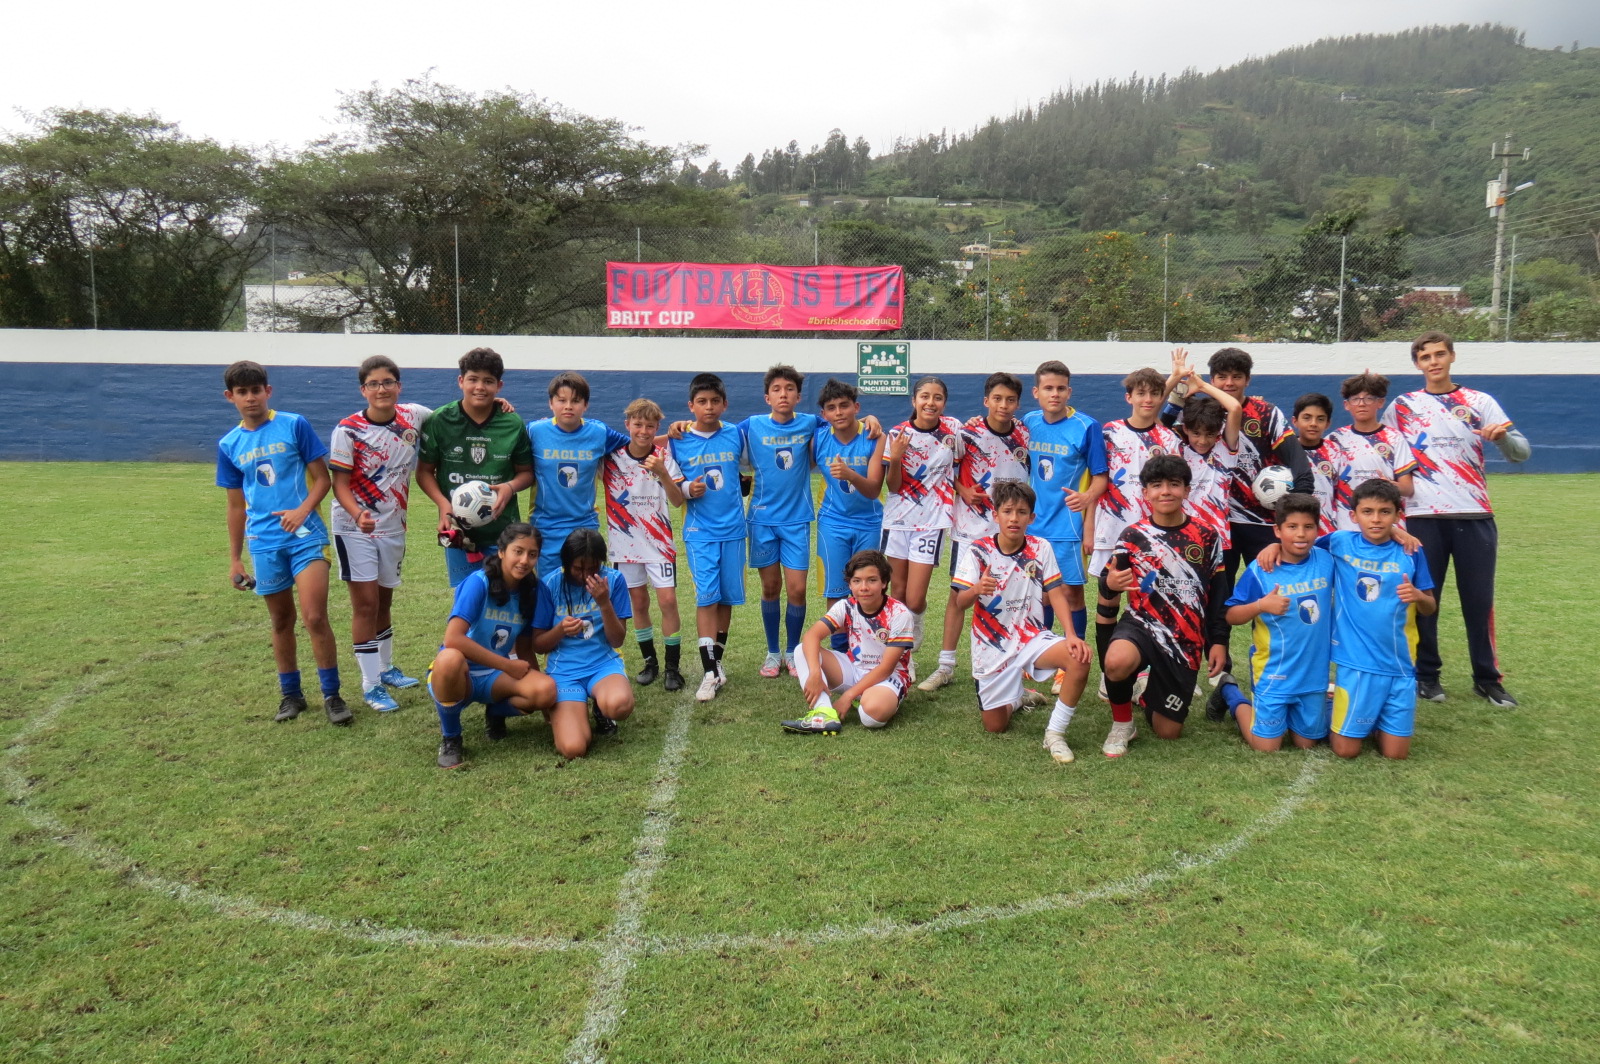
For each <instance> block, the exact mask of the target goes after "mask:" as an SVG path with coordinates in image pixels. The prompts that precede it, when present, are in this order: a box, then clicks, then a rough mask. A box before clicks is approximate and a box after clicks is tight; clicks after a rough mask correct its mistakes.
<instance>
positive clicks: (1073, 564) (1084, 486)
mask: <svg viewBox="0 0 1600 1064" xmlns="http://www.w3.org/2000/svg"><path fill="white" fill-rule="evenodd" d="M1033 397H1034V399H1036V400H1037V401H1038V403H1039V409H1038V410H1030V411H1028V412H1027V413H1026V414H1024V415H1022V424H1023V425H1024V426H1025V427H1026V428H1027V430H1028V451H1029V454H1030V457H1031V462H1030V465H1031V469H1030V470H1029V482H1030V484H1031V485H1032V487H1033V491H1034V494H1035V495H1036V496H1038V500H1039V502H1038V507H1037V513H1035V514H1034V518H1033V524H1032V526H1030V527H1029V529H1028V534H1029V535H1031V536H1037V537H1039V538H1040V539H1044V540H1048V541H1049V542H1050V549H1051V550H1053V551H1054V552H1055V556H1056V564H1057V565H1058V566H1060V567H1061V583H1062V585H1063V586H1064V587H1065V590H1066V594H1067V608H1068V609H1070V610H1071V611H1072V631H1073V633H1074V634H1076V635H1077V637H1078V638H1079V639H1082V638H1083V637H1084V634H1085V633H1086V632H1087V631H1088V628H1089V623H1088V621H1089V617H1088V611H1087V609H1086V608H1085V605H1084V597H1083V582H1084V569H1083V545H1084V544H1085V543H1092V542H1094V526H1093V521H1094V508H1095V500H1097V499H1098V498H1099V497H1100V493H1101V492H1103V491H1105V489H1106V484H1107V483H1108V482H1109V480H1108V477H1107V472H1108V467H1107V465H1106V441H1105V436H1104V434H1103V433H1102V432H1101V431H1100V423H1099V422H1098V421H1096V420H1095V419H1094V418H1092V417H1090V416H1089V415H1088V414H1084V413H1081V412H1080V411H1078V410H1076V409H1075V408H1073V407H1072V406H1070V405H1069V403H1070V401H1071V399H1072V371H1071V370H1069V369H1068V368H1067V367H1066V365H1065V364H1064V363H1062V362H1060V361H1057V360H1055V359H1051V360H1050V361H1048V362H1042V363H1040V364H1039V368H1038V369H1036V370H1034V371H1033ZM1053 620H1054V611H1052V610H1049V609H1047V610H1046V613H1045V624H1046V626H1047V627H1048V626H1049V625H1050V624H1051V623H1052V622H1053Z"/></svg>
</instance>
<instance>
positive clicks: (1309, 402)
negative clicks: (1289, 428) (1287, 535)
mask: <svg viewBox="0 0 1600 1064" xmlns="http://www.w3.org/2000/svg"><path fill="white" fill-rule="evenodd" d="M1332 423H1333V400H1332V399H1329V398H1328V397H1327V396H1326V395H1323V394H1322V393H1321V392H1307V393H1306V394H1304V395H1302V396H1301V397H1300V398H1298V399H1296V400H1295V401H1294V431H1295V438H1296V439H1297V440H1299V441H1300V449H1301V450H1303V451H1305V453H1306V462H1307V463H1308V464H1310V466H1311V494H1312V495H1313V496H1315V497H1316V500H1317V505H1318V507H1320V508H1321V513H1320V515H1319V516H1318V518H1317V534H1318V535H1319V536H1325V535H1327V534H1328V533H1329V532H1332V531H1334V530H1335V529H1336V528H1338V527H1339V524H1338V516H1337V513H1336V512H1335V508H1336V507H1337V506H1338V499H1337V497H1336V495H1337V491H1338V484H1339V472H1340V470H1341V469H1343V468H1344V463H1345V453H1344V449H1343V448H1342V447H1340V446H1339V443H1338V441H1337V440H1334V439H1333V438H1331V437H1330V436H1329V435H1328V426H1329V425H1331V424H1332Z"/></svg>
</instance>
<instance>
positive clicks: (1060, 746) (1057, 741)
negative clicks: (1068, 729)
mask: <svg viewBox="0 0 1600 1064" xmlns="http://www.w3.org/2000/svg"><path fill="white" fill-rule="evenodd" d="M1044 748H1045V749H1046V750H1048V751H1050V756H1051V757H1053V758H1055V759H1056V762H1057V763H1058V764H1062V765H1070V764H1072V747H1070V746H1068V745H1067V737H1066V736H1065V735H1062V734H1061V733H1060V732H1053V731H1047V732H1045V733H1044Z"/></svg>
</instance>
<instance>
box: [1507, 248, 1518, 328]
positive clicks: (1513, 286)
mask: <svg viewBox="0 0 1600 1064" xmlns="http://www.w3.org/2000/svg"><path fill="white" fill-rule="evenodd" d="M1509 273H1510V276H1509V277H1507V278H1506V337H1505V339H1506V343H1510V342H1511V297H1512V296H1513V295H1515V294H1516V292H1517V234H1515V233H1512V234H1511V269H1510V271H1509Z"/></svg>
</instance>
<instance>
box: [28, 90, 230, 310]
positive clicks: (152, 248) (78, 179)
mask: <svg viewBox="0 0 1600 1064" xmlns="http://www.w3.org/2000/svg"><path fill="white" fill-rule="evenodd" d="M258 182H259V169H258V167H257V164H256V161H255V160H254V159H253V158H252V157H251V156H250V155H249V154H248V153H247V152H244V151H241V150H239V149H236V148H226V147H223V146H222V145H219V144H217V143H216V142H215V141H211V140H195V139H192V138H189V137H185V136H183V135H182V134H181V133H179V131H178V127H177V126H175V125H172V124H170V123H167V122H163V121H161V120H160V119H159V118H157V117H155V116H153V115H127V114H117V113H114V112H111V111H69V110H54V111H49V112H47V113H46V114H45V116H44V119H43V121H41V122H40V123H39V130H38V132H37V133H36V134H34V135H25V136H18V137H15V138H12V139H10V140H6V141H0V325H6V326H11V327H22V328H72V329H84V328H89V327H90V326H91V325H96V324H97V325H98V326H99V327H100V328H102V329H200V330H212V329H219V328H221V327H222V326H223V324H224V322H225V321H226V320H227V318H228V316H229V314H230V313H231V312H232V311H233V309H234V308H235V307H236V306H237V304H238V302H239V296H240V292H241V288H240V283H241V281H242V279H243V277H244V275H245V272H246V271H247V270H249V269H250V267H251V266H252V265H253V264H255V263H256V262H257V261H259V259H260V257H261V234H260V231H259V230H258V229H256V228H255V227H253V226H251V225H250V224H249V216H250V214H251V211H252V209H253V207H252V204H253V200H254V197H255V195H256V193H257V191H258Z"/></svg>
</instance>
